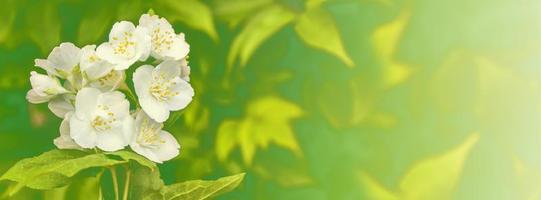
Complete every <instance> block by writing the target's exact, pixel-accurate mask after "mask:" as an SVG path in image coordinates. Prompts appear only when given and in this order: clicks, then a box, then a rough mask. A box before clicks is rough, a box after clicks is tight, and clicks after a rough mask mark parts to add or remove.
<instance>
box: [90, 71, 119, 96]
mask: <svg viewBox="0 0 541 200" xmlns="http://www.w3.org/2000/svg"><path fill="white" fill-rule="evenodd" d="M125 79H126V73H125V72H124V71H118V70H112V71H110V72H109V73H108V74H106V75H105V76H103V77H101V78H99V79H97V80H95V81H92V82H90V83H89V84H88V85H89V86H91V87H93V88H98V89H100V90H101V91H103V92H107V91H113V90H115V89H117V88H118V87H120V85H121V84H122V83H124V80H125Z"/></svg>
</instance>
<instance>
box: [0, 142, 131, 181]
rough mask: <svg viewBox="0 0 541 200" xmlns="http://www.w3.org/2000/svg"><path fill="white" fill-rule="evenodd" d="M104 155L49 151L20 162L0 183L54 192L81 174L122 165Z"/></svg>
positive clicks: (76, 151) (74, 151)
mask: <svg viewBox="0 0 541 200" xmlns="http://www.w3.org/2000/svg"><path fill="white" fill-rule="evenodd" d="M124 162H125V161H122V160H114V159H110V158H108V157H107V156H105V155H104V154H93V153H87V152H83V151H78V150H51V151H49V152H45V153H43V154H41V155H39V156H36V157H33V158H27V159H23V160H21V161H19V162H18V163H17V164H15V165H14V166H13V167H11V168H10V169H9V170H8V171H7V172H6V173H5V174H4V175H2V177H0V180H10V181H15V182H17V184H20V185H23V186H26V187H30V188H34V189H53V188H58V187H62V186H65V185H67V184H68V183H69V182H70V178H71V177H73V176H74V175H75V174H77V173H79V172H80V171H82V170H85V169H88V168H92V167H105V166H112V165H116V164H120V163H124Z"/></svg>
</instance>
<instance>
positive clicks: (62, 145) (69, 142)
mask: <svg viewBox="0 0 541 200" xmlns="http://www.w3.org/2000/svg"><path fill="white" fill-rule="evenodd" d="M72 115H73V112H69V113H66V115H65V117H64V120H63V121H62V123H61V124H60V136H59V137H57V138H56V139H54V141H53V143H54V145H55V146H56V147H58V148H59V149H82V148H81V146H79V145H78V144H77V143H75V141H74V140H73V139H72V138H71V135H70V124H69V121H70V118H71V116H72Z"/></svg>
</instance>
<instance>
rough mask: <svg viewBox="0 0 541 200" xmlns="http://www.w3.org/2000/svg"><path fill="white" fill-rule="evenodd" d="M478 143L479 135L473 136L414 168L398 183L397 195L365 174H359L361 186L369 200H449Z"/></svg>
mask: <svg viewBox="0 0 541 200" xmlns="http://www.w3.org/2000/svg"><path fill="white" fill-rule="evenodd" d="M478 140H479V134H478V133H474V134H472V135H470V136H469V137H468V138H466V140H465V141H464V142H463V143H462V144H460V145H459V146H457V147H455V148H454V149H452V150H450V151H449V152H447V153H445V154H442V155H439V156H437V157H434V158H429V159H425V160H422V161H421V162H419V163H417V164H415V165H413V166H412V168H411V169H410V170H409V171H408V172H406V174H405V175H404V177H403V178H402V180H401V181H400V185H399V187H400V190H399V192H398V193H393V192H391V191H389V190H388V189H386V188H385V187H384V186H382V185H381V184H379V183H378V182H377V181H376V180H374V179H373V178H372V177H370V176H369V175H368V174H364V173H361V176H360V180H361V183H362V184H363V187H364V188H365V189H366V191H367V195H368V196H369V197H370V198H371V199H389V200H393V199H406V200H423V199H426V200H432V199H451V198H452V195H453V192H454V189H455V186H456V184H457V182H458V181H459V178H460V177H461V173H462V169H463V165H464V161H465V160H466V158H467V157H468V154H469V152H470V150H471V148H472V147H473V146H474V145H475V144H476V143H477V141H478ZM397 196H399V197H400V198H397Z"/></svg>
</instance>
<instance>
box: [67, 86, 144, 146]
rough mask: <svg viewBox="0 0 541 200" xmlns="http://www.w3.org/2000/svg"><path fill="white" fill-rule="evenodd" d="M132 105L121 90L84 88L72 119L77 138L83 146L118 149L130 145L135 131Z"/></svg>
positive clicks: (75, 139)
mask: <svg viewBox="0 0 541 200" xmlns="http://www.w3.org/2000/svg"><path fill="white" fill-rule="evenodd" d="M129 109H130V105H129V102H128V100H126V98H125V97H124V94H122V93H121V92H118V91H115V92H104V93H102V92H101V91H100V90H98V89H96V88H83V89H82V90H80V91H79V93H77V96H76V100H75V115H73V116H72V117H71V119H70V129H71V130H76V131H72V132H71V137H72V138H73V140H74V141H75V142H76V143H77V144H78V145H80V146H81V147H83V148H94V147H98V148H100V149H102V150H104V151H116V150H120V149H122V148H124V147H125V146H126V145H128V144H129V139H130V138H131V134H132V132H133V128H132V126H133V119H132V117H131V116H130V113H129Z"/></svg>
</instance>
